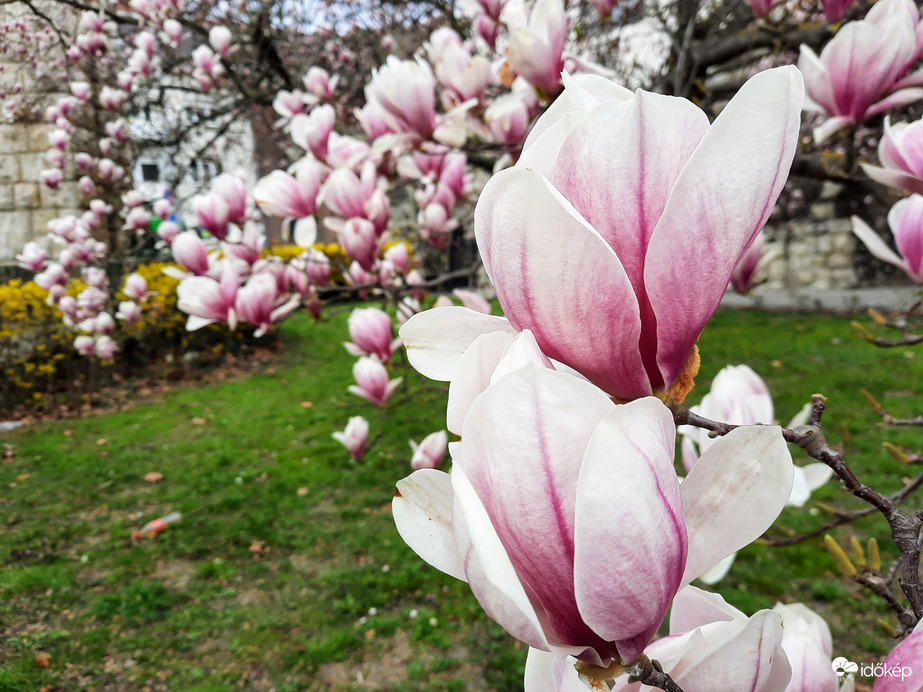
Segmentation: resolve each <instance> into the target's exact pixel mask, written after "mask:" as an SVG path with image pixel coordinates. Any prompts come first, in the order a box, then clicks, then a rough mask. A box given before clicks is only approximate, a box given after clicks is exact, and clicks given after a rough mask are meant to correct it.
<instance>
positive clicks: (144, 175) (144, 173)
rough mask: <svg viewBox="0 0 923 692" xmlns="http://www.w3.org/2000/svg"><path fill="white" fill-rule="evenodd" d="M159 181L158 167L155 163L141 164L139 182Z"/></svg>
mask: <svg viewBox="0 0 923 692" xmlns="http://www.w3.org/2000/svg"><path fill="white" fill-rule="evenodd" d="M159 179H160V167H159V166H158V165H157V164H156V163H142V164H141V180H143V181H144V182H146V183H152V182H155V181H157V180H159Z"/></svg>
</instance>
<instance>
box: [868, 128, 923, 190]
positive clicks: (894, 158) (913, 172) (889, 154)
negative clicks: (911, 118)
mask: <svg viewBox="0 0 923 692" xmlns="http://www.w3.org/2000/svg"><path fill="white" fill-rule="evenodd" d="M878 160H879V161H881V167H878V166H872V165H869V164H867V163H863V164H862V170H864V171H865V173H866V174H867V175H868V177H869V178H871V179H872V180H876V181H878V182H879V183H881V184H882V185H888V186H889V187H894V188H897V189H899V190H900V189H903V190H907V191H908V192H913V193H916V194H918V195H919V194H923V120H917V121H915V122H912V123H897V124H896V125H891V120H890V118H889V117H888V116H885V130H884V136H883V137H882V138H881V142H879V144H878Z"/></svg>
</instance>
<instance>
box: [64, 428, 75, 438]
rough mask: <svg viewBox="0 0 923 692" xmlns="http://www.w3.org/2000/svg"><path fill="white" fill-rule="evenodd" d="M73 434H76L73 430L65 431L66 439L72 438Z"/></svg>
mask: <svg viewBox="0 0 923 692" xmlns="http://www.w3.org/2000/svg"><path fill="white" fill-rule="evenodd" d="M73 434H74V431H73V430H72V429H71V430H65V431H64V437H70V436H71V435H73Z"/></svg>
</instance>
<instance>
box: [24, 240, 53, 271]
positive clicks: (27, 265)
mask: <svg viewBox="0 0 923 692" xmlns="http://www.w3.org/2000/svg"><path fill="white" fill-rule="evenodd" d="M47 257H48V255H47V254H46V252H45V251H44V250H43V249H42V247H41V246H40V245H39V244H38V243H36V242H34V241H29V242H28V243H26V244H25V246H24V247H23V249H22V253H21V254H19V255H16V261H17V262H19V266H20V267H22V268H23V269H28V270H29V271H31V272H36V273H38V272H40V271H42V269H44V268H45V260H46V259H47Z"/></svg>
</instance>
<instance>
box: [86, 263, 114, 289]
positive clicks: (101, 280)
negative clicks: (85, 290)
mask: <svg viewBox="0 0 923 692" xmlns="http://www.w3.org/2000/svg"><path fill="white" fill-rule="evenodd" d="M83 278H84V279H86V282H87V283H88V284H90V286H93V287H95V288H102V289H105V288H106V286H108V284H109V278H108V277H107V276H106V272H105V271H103V270H102V269H100V268H99V267H87V269H86V271H85V272H84V273H83Z"/></svg>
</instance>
